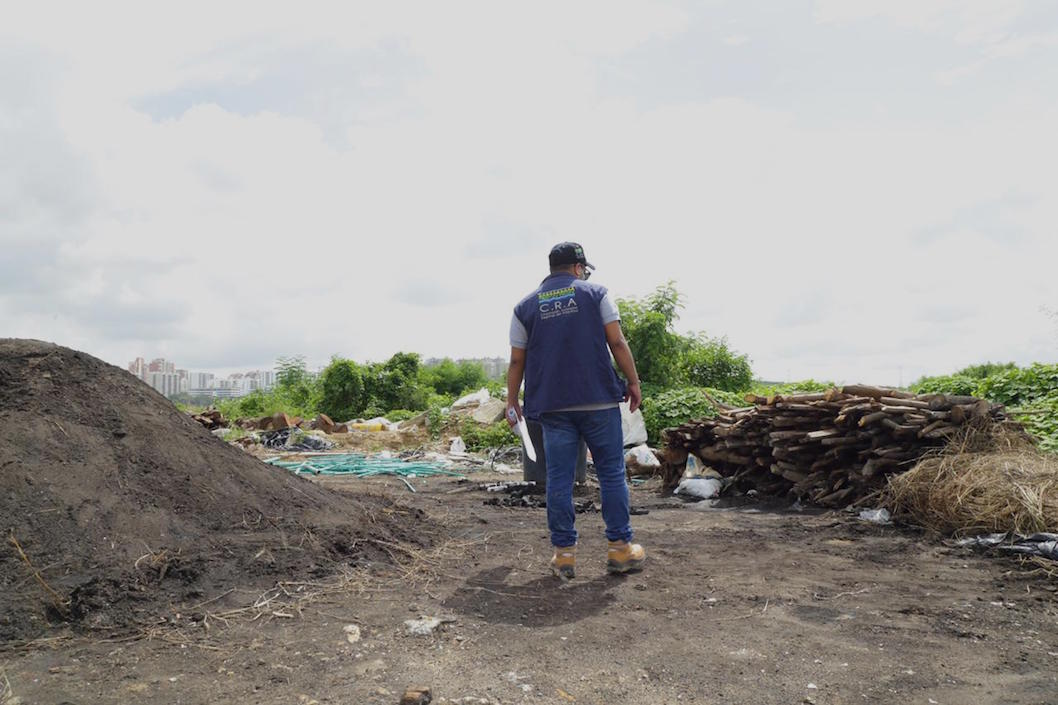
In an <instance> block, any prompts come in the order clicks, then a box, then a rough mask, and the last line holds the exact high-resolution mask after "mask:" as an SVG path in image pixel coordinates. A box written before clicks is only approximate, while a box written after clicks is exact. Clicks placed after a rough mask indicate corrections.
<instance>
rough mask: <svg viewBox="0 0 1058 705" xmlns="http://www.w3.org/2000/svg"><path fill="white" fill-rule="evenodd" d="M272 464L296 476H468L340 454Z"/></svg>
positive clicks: (418, 463) (419, 463)
mask: <svg viewBox="0 0 1058 705" xmlns="http://www.w3.org/2000/svg"><path fill="white" fill-rule="evenodd" d="M265 462H266V463H268V464H270V465H275V466H276V467H280V468H285V469H287V470H290V471H291V472H293V473H294V474H295V475H297V474H300V473H303V472H311V473H312V474H314V475H354V476H356V477H374V476H375V475H396V476H397V477H431V476H436V475H445V476H448V477H466V476H465V475H463V474H461V473H458V472H452V471H451V470H445V469H443V468H442V467H441V466H440V464H438V463H432V462H426V461H422V460H417V461H414V462H404V461H403V460H398V459H395V458H369V457H367V456H366V455H362V454H360V453H336V454H334V455H330V454H328V455H316V456H313V457H312V458H310V459H307V460H279V459H278V458H269V459H268V460H266V461H265Z"/></svg>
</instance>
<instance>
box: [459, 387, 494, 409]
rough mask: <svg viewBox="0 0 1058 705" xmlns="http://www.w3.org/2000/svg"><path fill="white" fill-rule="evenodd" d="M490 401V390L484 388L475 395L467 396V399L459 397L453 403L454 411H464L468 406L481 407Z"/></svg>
mask: <svg viewBox="0 0 1058 705" xmlns="http://www.w3.org/2000/svg"><path fill="white" fill-rule="evenodd" d="M489 399H490V395H489V390H487V389H485V388H484V387H482V388H481V389H479V390H478V391H476V392H474V393H473V394H467V395H466V396H465V397H459V398H458V399H456V400H455V402H453V403H452V408H453V409H463V408H465V407H468V406H481V405H482V404H484V403H485V402H487V401H488V400H489Z"/></svg>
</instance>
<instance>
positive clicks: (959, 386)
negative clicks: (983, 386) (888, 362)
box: [911, 374, 978, 396]
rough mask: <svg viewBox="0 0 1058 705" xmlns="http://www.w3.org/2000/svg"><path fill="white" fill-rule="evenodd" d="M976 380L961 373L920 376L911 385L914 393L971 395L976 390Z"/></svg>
mask: <svg viewBox="0 0 1058 705" xmlns="http://www.w3.org/2000/svg"><path fill="white" fill-rule="evenodd" d="M977 384H978V380H976V379H974V378H973V377H970V376H968V375H963V374H954V375H940V376H937V377H922V378H921V379H919V380H917V381H916V382H914V383H913V384H912V385H911V391H912V392H914V393H915V394H956V395H959V396H972V395H973V394H975V393H976V392H977Z"/></svg>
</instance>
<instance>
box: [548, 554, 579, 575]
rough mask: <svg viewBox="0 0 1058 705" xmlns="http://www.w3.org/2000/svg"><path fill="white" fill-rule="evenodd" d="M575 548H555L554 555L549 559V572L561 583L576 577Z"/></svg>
mask: <svg viewBox="0 0 1058 705" xmlns="http://www.w3.org/2000/svg"><path fill="white" fill-rule="evenodd" d="M576 551H577V547H576V546H555V555H554V556H552V557H551V572H552V573H554V574H555V575H556V576H558V577H559V578H561V579H562V581H563V582H565V581H567V580H572V579H573V577H574V576H575V575H576V565H577V556H576Z"/></svg>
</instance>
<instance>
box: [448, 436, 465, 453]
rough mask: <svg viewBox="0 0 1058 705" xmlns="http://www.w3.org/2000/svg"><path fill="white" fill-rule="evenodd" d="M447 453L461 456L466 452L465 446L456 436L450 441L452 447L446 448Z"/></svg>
mask: <svg viewBox="0 0 1058 705" xmlns="http://www.w3.org/2000/svg"><path fill="white" fill-rule="evenodd" d="M448 452H449V453H456V454H462V453H466V452H467V444H466V443H464V442H463V439H462V438H461V437H460V436H456V437H455V438H453V439H452V445H450V446H449V447H448Z"/></svg>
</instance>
